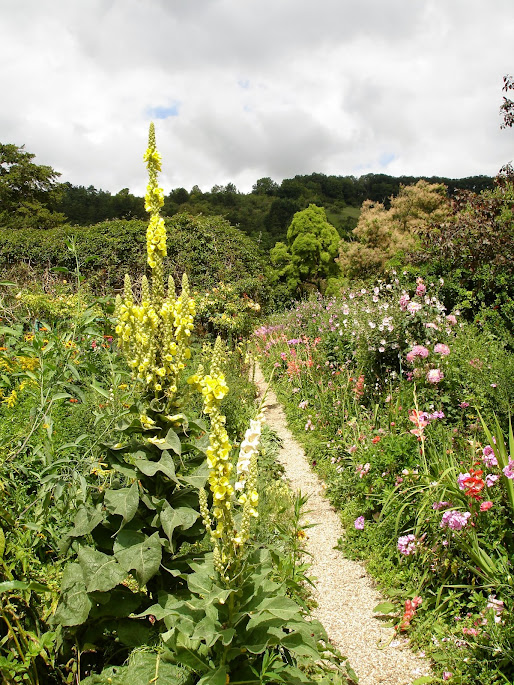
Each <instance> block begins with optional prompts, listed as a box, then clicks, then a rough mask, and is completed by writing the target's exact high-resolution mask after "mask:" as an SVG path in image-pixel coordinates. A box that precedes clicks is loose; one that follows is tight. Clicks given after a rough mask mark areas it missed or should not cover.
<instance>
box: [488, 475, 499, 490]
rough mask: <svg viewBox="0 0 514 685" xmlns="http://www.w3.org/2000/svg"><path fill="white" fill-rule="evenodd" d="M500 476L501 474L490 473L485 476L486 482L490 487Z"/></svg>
mask: <svg viewBox="0 0 514 685" xmlns="http://www.w3.org/2000/svg"><path fill="white" fill-rule="evenodd" d="M499 477H500V476H497V475H496V474H492V473H488V474H487V476H486V477H485V484H486V485H487V487H488V488H492V487H493V485H494V484H495V483H496V481H497V480H498V478H499Z"/></svg>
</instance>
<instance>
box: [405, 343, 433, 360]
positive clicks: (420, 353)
mask: <svg viewBox="0 0 514 685" xmlns="http://www.w3.org/2000/svg"><path fill="white" fill-rule="evenodd" d="M428 354H429V352H428V350H427V348H426V347H424V346H423V345H414V347H413V348H412V350H411V351H410V352H408V353H407V361H408V362H409V363H412V362H413V361H414V359H415V358H416V357H421V358H422V359H426V357H428Z"/></svg>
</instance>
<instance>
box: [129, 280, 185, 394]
mask: <svg viewBox="0 0 514 685" xmlns="http://www.w3.org/2000/svg"><path fill="white" fill-rule="evenodd" d="M158 290H159V289H158ZM159 301H160V302H159ZM194 315H195V303H194V300H192V299H191V298H190V297H189V284H188V280H187V276H186V275H185V274H184V276H183V278H182V292H181V294H180V296H179V297H176V296H175V288H174V284H173V280H172V279H171V278H170V279H169V283H168V291H167V293H165V296H164V297H163V298H160V297H158V294H157V293H156V291H155V288H154V287H152V288H150V284H149V283H148V280H147V279H146V277H143V281H142V284H141V302H140V304H138V303H136V302H135V301H134V298H133V295H132V283H131V280H130V277H129V276H125V292H124V297H123V298H121V297H120V296H118V297H117V298H116V317H117V319H118V324H117V326H116V333H117V334H118V340H119V345H120V347H121V349H122V350H123V352H124V354H125V356H126V358H127V361H128V364H129V366H130V367H131V369H132V370H133V372H134V375H135V376H136V377H137V378H139V379H140V380H141V381H142V382H144V383H145V384H146V386H147V387H148V388H150V389H152V390H154V391H155V392H156V393H158V392H160V391H161V390H163V388H164V389H165V393H166V394H167V395H168V396H169V397H172V396H173V395H174V394H175V393H176V392H177V378H178V375H179V373H180V371H181V370H182V369H184V368H185V362H186V361H187V360H188V359H189V358H190V356H191V352H190V349H189V338H190V335H191V331H192V330H193V319H194Z"/></svg>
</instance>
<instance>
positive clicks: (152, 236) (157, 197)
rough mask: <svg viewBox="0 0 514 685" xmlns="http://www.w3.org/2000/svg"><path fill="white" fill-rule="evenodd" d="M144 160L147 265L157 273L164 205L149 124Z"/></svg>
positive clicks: (162, 244)
mask: <svg viewBox="0 0 514 685" xmlns="http://www.w3.org/2000/svg"><path fill="white" fill-rule="evenodd" d="M144 160H145V162H146V167H147V169H148V186H147V188H146V194H145V209H146V211H147V212H148V213H149V214H150V222H149V224H148V228H147V231H146V248H147V259H148V265H149V266H150V268H152V269H156V270H157V271H160V270H162V260H163V259H164V257H165V256H166V228H165V226H164V219H162V217H160V216H159V210H160V208H161V207H162V205H163V204H164V192H163V190H162V188H159V186H158V184H157V174H158V172H159V171H161V156H160V154H159V153H158V152H157V149H156V146H155V128H154V125H153V123H152V124H150V131H149V134H148V149H147V151H146V152H145V155H144Z"/></svg>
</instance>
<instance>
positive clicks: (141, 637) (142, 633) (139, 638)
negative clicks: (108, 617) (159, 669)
mask: <svg viewBox="0 0 514 685" xmlns="http://www.w3.org/2000/svg"><path fill="white" fill-rule="evenodd" d="M116 632H117V633H118V638H119V641H120V642H121V643H122V644H124V645H127V647H139V646H141V645H144V644H148V643H149V642H150V636H151V626H150V624H149V623H148V622H146V623H143V621H141V620H139V621H138V620H137V619H128V618H126V619H123V620H121V621H118V622H117V623H116ZM154 676H155V673H153V675H152V678H153V677H154ZM149 682H150V681H149Z"/></svg>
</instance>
